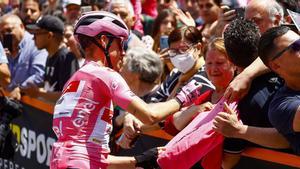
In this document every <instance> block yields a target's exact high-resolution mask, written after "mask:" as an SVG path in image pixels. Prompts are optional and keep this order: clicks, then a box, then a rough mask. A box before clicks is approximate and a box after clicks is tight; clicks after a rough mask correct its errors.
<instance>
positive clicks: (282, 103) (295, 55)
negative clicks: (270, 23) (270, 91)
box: [258, 26, 300, 155]
mask: <svg viewBox="0 0 300 169" xmlns="http://www.w3.org/2000/svg"><path fill="white" fill-rule="evenodd" d="M299 51H300V36H299V35H298V34H297V33H295V32H293V31H292V30H290V29H289V28H288V27H285V26H280V27H275V28H272V29H270V30H268V31H267V32H265V33H264V34H263V35H262V37H261V39H260V42H259V51H258V52H259V56H260V58H261V60H262V61H263V62H264V64H265V65H267V66H268V67H269V68H270V69H271V70H273V71H274V72H276V73H277V74H278V75H279V76H281V77H282V78H283V79H284V81H285V84H284V86H283V87H281V88H280V89H279V91H278V92H277V93H276V95H275V96H274V98H273V100H272V101H271V103H270V106H269V119H270V122H271V123H272V125H273V126H274V127H275V128H276V129H277V130H278V131H279V132H280V133H281V134H282V135H283V136H284V137H285V138H286V139H287V140H288V142H289V144H290V146H291V147H292V149H293V150H294V152H295V153H296V154H298V155H300V83H299V82H300V67H299V64H300V52H299Z"/></svg>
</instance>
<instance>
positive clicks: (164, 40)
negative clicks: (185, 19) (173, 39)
mask: <svg viewBox="0 0 300 169" xmlns="http://www.w3.org/2000/svg"><path fill="white" fill-rule="evenodd" d="M168 39H169V37H168V36H166V35H163V36H161V37H160V41H159V44H160V46H159V47H160V50H163V49H166V48H169V43H168Z"/></svg>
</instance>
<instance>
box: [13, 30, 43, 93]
mask: <svg viewBox="0 0 300 169" xmlns="http://www.w3.org/2000/svg"><path fill="white" fill-rule="evenodd" d="M47 56H48V52H47V51H46V50H38V49H37V47H36V46H35V44H34V40H33V35H31V34H30V33H28V32H26V31H25V34H24V37H23V39H22V40H21V42H20V43H19V53H18V55H17V57H15V58H12V57H9V56H8V62H9V70H10V73H11V83H10V84H9V86H8V90H9V91H11V90H13V89H14V88H16V87H18V86H20V87H24V88H26V87H27V86H28V85H30V84H34V85H37V86H42V84H43V82H44V74H45V64H46V60H47Z"/></svg>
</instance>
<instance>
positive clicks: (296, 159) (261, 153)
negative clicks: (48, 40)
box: [22, 96, 300, 168]
mask: <svg viewBox="0 0 300 169" xmlns="http://www.w3.org/2000/svg"><path fill="white" fill-rule="evenodd" d="M22 102H24V103H25V104H28V105H30V106H32V107H34V108H37V109H40V110H42V111H44V112H47V113H49V114H52V113H53V108H54V107H53V105H50V104H48V103H45V102H43V101H40V100H37V99H34V98H30V97H28V96H23V97H22ZM145 134H146V135H149V136H152V137H156V138H161V139H164V140H170V139H172V136H171V135H169V134H167V133H166V132H164V131H163V130H156V131H152V132H147V133H145ZM242 155H243V156H245V157H250V158H254V159H259V160H263V161H268V162H272V163H277V164H281V165H285V166H290V167H296V168H300V156H296V155H293V154H289V153H284V152H279V151H275V150H270V149H266V148H256V147H250V148H247V149H246V150H245V151H244V152H243V154H242Z"/></svg>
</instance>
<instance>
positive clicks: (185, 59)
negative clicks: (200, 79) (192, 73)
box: [170, 52, 196, 73]
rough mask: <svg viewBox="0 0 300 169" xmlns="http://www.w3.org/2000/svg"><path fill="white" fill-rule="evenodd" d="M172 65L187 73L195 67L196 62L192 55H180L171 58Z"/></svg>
mask: <svg viewBox="0 0 300 169" xmlns="http://www.w3.org/2000/svg"><path fill="white" fill-rule="evenodd" d="M170 60H171V62H172V64H173V65H174V66H175V67H176V68H177V69H178V70H179V71H180V72H182V73H186V72H188V71H189V70H191V68H192V67H193V66H194V64H195V62H196V60H195V58H194V56H193V54H192V53H190V52H187V53H183V54H178V55H176V56H174V57H172V58H170Z"/></svg>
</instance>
